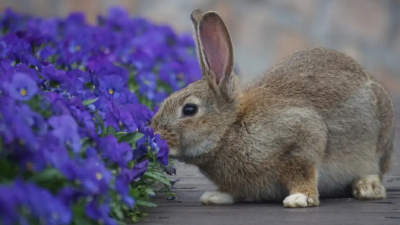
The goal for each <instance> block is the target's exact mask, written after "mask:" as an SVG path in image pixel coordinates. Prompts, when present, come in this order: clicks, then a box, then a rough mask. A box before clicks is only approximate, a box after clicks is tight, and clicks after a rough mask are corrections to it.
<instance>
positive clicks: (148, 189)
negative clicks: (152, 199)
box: [145, 188, 156, 195]
mask: <svg viewBox="0 0 400 225" xmlns="http://www.w3.org/2000/svg"><path fill="white" fill-rule="evenodd" d="M145 191H146V193H147V194H149V195H155V194H156V193H154V191H153V190H152V189H150V188H146V189H145Z"/></svg>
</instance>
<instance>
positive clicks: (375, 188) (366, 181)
mask: <svg viewBox="0 0 400 225" xmlns="http://www.w3.org/2000/svg"><path fill="white" fill-rule="evenodd" d="M353 196H354V197H355V198H357V199H359V200H372V199H382V198H386V189H385V187H383V185H382V183H381V180H380V178H379V175H378V174H373V175H368V176H365V177H362V178H360V179H358V180H356V181H355V182H354V183H353Z"/></svg>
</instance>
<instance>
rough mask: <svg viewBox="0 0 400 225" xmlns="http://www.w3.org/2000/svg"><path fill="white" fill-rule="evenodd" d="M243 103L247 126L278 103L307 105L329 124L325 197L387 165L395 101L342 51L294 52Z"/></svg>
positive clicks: (322, 184) (321, 171) (322, 181)
mask: <svg viewBox="0 0 400 225" xmlns="http://www.w3.org/2000/svg"><path fill="white" fill-rule="evenodd" d="M242 104H243V105H242V107H241V112H240V113H242V114H243V115H241V117H242V118H244V119H245V120H246V118H251V121H246V122H245V123H247V124H248V126H252V125H251V123H252V122H254V121H257V122H256V123H258V124H263V122H260V121H262V120H264V118H266V117H265V115H263V114H268V113H269V111H271V110H272V109H276V108H281V109H282V110H285V108H287V109H289V108H292V107H297V108H298V107H300V108H307V109H311V110H313V111H314V112H315V114H316V115H315V117H319V118H322V120H323V122H324V125H325V126H326V128H327V134H326V136H327V144H326V148H325V156H324V157H323V159H322V162H321V164H320V165H321V166H320V168H318V177H319V179H318V183H319V185H318V186H319V190H320V194H321V195H322V196H330V195H331V194H332V193H335V194H340V191H339V189H342V188H343V187H344V186H346V185H348V184H351V182H352V181H353V180H354V179H356V178H357V177H359V176H360V174H365V175H368V174H383V173H386V172H387V170H388V168H389V165H390V158H391V154H392V149H393V146H392V143H393V132H394V131H393V106H392V102H391V100H390V98H389V96H388V94H387V93H386V91H385V90H384V88H383V87H382V86H381V85H380V84H378V83H377V82H375V81H374V80H372V79H371V78H370V77H369V75H368V74H366V73H365V72H364V71H363V70H362V68H361V67H360V66H359V65H358V64H357V63H356V62H355V61H354V60H353V59H351V58H350V57H348V56H345V55H344V54H341V53H338V52H335V51H333V50H327V49H323V48H315V49H310V50H303V51H299V52H296V53H294V54H292V55H291V56H289V57H288V58H287V59H285V60H283V61H281V62H279V63H277V64H276V65H274V66H273V67H272V68H271V69H270V70H269V71H267V72H266V74H265V75H264V76H263V77H261V78H260V79H259V80H258V81H257V82H255V83H253V84H252V85H250V86H248V87H247V88H246V89H245V90H244V93H243V99H242ZM255 112H256V113H255ZM247 114H248V115H247ZM250 114H253V117H252V116H250ZM254 115H258V116H257V117H258V118H257V119H255V118H254ZM252 127H260V126H257V124H254V126H252ZM256 129H257V128H256ZM262 129H263V128H262V127H260V131H261V130H262ZM275 133H276V136H277V137H278V136H280V135H283V134H279V131H275Z"/></svg>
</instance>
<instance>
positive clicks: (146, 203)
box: [136, 200, 157, 207]
mask: <svg viewBox="0 0 400 225" xmlns="http://www.w3.org/2000/svg"><path fill="white" fill-rule="evenodd" d="M136 205H138V206H146V207H157V205H156V204H154V203H152V202H146V201H143V200H137V201H136Z"/></svg>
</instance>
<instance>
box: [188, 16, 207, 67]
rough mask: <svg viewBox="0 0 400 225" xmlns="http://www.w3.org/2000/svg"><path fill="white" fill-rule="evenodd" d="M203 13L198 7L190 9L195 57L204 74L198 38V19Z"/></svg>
mask: <svg viewBox="0 0 400 225" xmlns="http://www.w3.org/2000/svg"><path fill="white" fill-rule="evenodd" d="M203 14H204V12H203V11H202V10H200V9H195V10H193V11H192V13H191V14H190V19H191V20H192V23H193V30H194V36H193V39H194V41H195V43H196V53H197V59H198V60H199V64H200V68H201V72H202V74H205V72H206V71H205V65H204V62H205V61H204V58H203V55H202V51H201V44H200V40H199V21H200V19H201V16H202V15H203Z"/></svg>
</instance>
